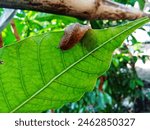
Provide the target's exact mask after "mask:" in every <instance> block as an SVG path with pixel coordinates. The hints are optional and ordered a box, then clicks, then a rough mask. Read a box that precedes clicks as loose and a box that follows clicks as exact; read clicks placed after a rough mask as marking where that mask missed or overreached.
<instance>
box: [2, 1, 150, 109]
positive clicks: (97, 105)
mask: <svg viewBox="0 0 150 130" xmlns="http://www.w3.org/2000/svg"><path fill="white" fill-rule="evenodd" d="M115 1H117V2H120V3H123V4H128V5H132V6H133V5H134V4H135V2H138V3H139V5H140V8H141V9H143V8H144V4H145V1H144V0H115ZM2 13H3V10H2V9H0V15H1V14H2ZM14 22H15V25H16V28H17V31H18V34H19V36H20V37H21V39H24V38H26V37H29V36H33V35H36V34H40V33H45V32H48V31H59V30H62V29H64V28H65V27H66V26H67V25H69V24H71V23H75V22H79V23H81V24H91V26H92V28H94V29H102V28H108V27H111V26H117V25H120V24H122V23H125V22H126V21H125V20H124V21H122V20H118V21H109V20H93V21H87V20H81V19H77V18H72V17H68V16H61V15H54V14H47V13H40V12H34V11H21V10H18V12H17V14H16V16H15V17H14ZM147 33H148V34H149V35H150V32H147ZM2 36H3V41H4V45H8V44H12V43H13V42H16V39H15V36H14V34H13V31H12V27H11V25H10V24H9V25H8V26H7V27H6V28H5V29H4V30H3V32H2ZM130 37H131V38H127V42H131V43H132V45H136V44H140V43H139V42H138V41H137V40H136V38H135V37H134V36H132V35H131V36H130ZM135 51H138V52H139V53H140V50H139V48H138V49H136V50H135ZM139 58H140V59H142V60H143V62H144V61H145V60H146V58H147V56H139V55H137V56H134V55H132V54H131V52H130V51H129V49H128V47H127V45H126V44H123V45H122V47H120V48H119V49H118V50H116V52H115V53H114V57H113V60H112V64H111V67H110V69H109V71H107V72H106V73H105V74H104V75H103V76H101V77H100V78H98V80H97V84H96V87H95V89H94V90H93V91H92V92H89V93H86V94H85V95H84V97H83V98H82V99H81V100H80V101H78V102H75V103H69V104H66V105H65V106H63V107H62V108H60V109H57V110H52V111H53V112H150V105H149V106H148V105H147V104H148V103H150V92H147V93H146V94H145V93H144V92H143V89H144V87H145V83H144V82H143V81H142V80H141V79H139V78H138V76H137V73H136V70H135V63H136V61H137V60H138V59H139Z"/></svg>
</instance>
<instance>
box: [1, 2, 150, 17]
mask: <svg viewBox="0 0 150 130" xmlns="http://www.w3.org/2000/svg"><path fill="white" fill-rule="evenodd" d="M0 7H3V8H13V9H22V10H23V9H25V10H35V11H41V12H47V13H54V14H61V15H69V16H74V17H78V18H84V19H114V20H116V19H136V18H140V17H143V16H149V17H150V15H148V14H145V13H143V12H142V11H140V10H137V9H135V8H129V7H126V6H125V5H121V4H118V3H116V2H112V1H110V0H88V1H87V0H15V1H14V0H1V2H0Z"/></svg>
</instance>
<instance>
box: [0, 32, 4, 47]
mask: <svg viewBox="0 0 150 130" xmlns="http://www.w3.org/2000/svg"><path fill="white" fill-rule="evenodd" d="M2 47H3V38H2V34H1V33H0V48H2Z"/></svg>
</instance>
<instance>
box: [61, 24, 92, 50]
mask: <svg viewBox="0 0 150 130" xmlns="http://www.w3.org/2000/svg"><path fill="white" fill-rule="evenodd" d="M89 29H91V27H90V26H88V25H81V24H79V23H74V24H72V25H70V26H68V27H67V28H66V29H65V32H64V36H63V38H62V39H61V42H60V44H59V47H60V49H62V50H68V49H71V48H72V47H73V46H74V45H75V44H76V43H78V42H79V41H80V40H81V39H82V38H83V36H84V35H85V33H86V32H87V31H88V30H89Z"/></svg>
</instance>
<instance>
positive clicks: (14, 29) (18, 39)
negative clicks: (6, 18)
mask: <svg viewBox="0 0 150 130" xmlns="http://www.w3.org/2000/svg"><path fill="white" fill-rule="evenodd" d="M10 24H11V27H12V32H13V34H14V35H15V38H16V40H17V41H20V36H19V34H18V31H17V28H16V25H15V22H14V20H11V22H10Z"/></svg>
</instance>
